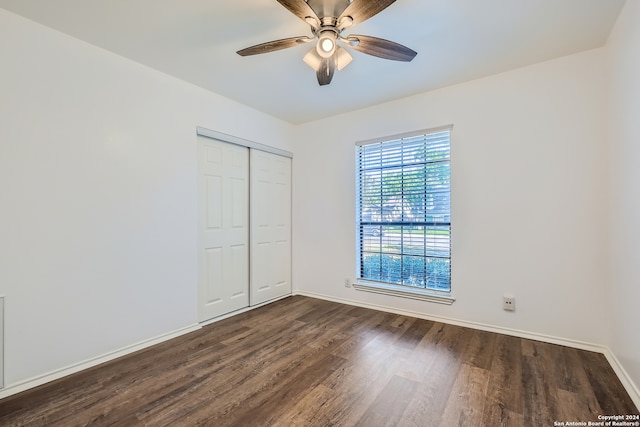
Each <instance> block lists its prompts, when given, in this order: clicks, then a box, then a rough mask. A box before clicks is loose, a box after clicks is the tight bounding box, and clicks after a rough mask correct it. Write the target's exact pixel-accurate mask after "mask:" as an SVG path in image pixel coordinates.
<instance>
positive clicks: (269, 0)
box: [0, 0, 625, 124]
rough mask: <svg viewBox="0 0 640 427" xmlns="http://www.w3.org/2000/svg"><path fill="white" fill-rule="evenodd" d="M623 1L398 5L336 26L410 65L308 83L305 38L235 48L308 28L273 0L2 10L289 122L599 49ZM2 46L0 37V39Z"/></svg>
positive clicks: (432, 0)
mask: <svg viewBox="0 0 640 427" xmlns="http://www.w3.org/2000/svg"><path fill="white" fill-rule="evenodd" d="M624 2H625V0H397V1H396V2H395V3H394V4H392V5H391V6H390V7H389V8H387V9H385V10H384V11H382V12H381V13H380V14H378V15H376V16H374V17H373V18H371V19H370V20H368V21H366V22H364V23H361V24H359V25H357V26H354V27H352V28H351V29H349V30H347V31H345V32H344V35H347V34H365V35H371V36H376V37H381V38H384V39H389V40H392V41H395V42H398V43H401V44H403V45H406V46H408V47H410V48H411V49H413V50H415V51H417V52H418V56H417V57H416V58H415V59H414V60H413V62H410V63H403V62H396V61H388V60H383V59H379V58H376V57H372V56H368V55H365V54H362V53H360V52H357V51H353V50H351V53H352V55H353V58H354V59H353V62H352V63H351V64H350V65H349V66H348V67H346V68H345V69H344V70H342V71H337V72H336V75H335V76H334V78H333V81H332V82H331V84H330V85H329V86H324V87H320V86H318V83H317V80H316V76H315V72H314V71H313V70H312V69H311V68H309V67H308V66H307V65H306V64H305V63H304V62H302V57H303V56H304V55H305V53H306V52H307V51H308V50H309V48H310V45H303V46H296V47H293V48H290V49H287V50H282V51H278V52H272V53H268V54H264V55H256V56H250V57H240V56H239V55H237V54H236V53H235V52H236V51H237V50H239V49H242V48H244V47H248V46H251V45H254V44H258V43H262V42H266V41H270V40H274V39H280V38H286V37H293V36H299V35H310V31H309V27H308V25H307V24H305V23H304V22H303V21H301V20H299V19H298V18H297V17H295V16H294V15H292V14H291V13H289V12H288V11H287V10H286V9H285V8H284V7H282V6H281V5H280V4H279V3H278V2H277V1H276V0H233V1H232V0H0V7H2V8H5V9H7V10H9V11H12V12H14V13H17V14H19V15H22V16H24V17H27V18H29V19H32V20H34V21H37V22H39V23H42V24H44V25H46V26H49V27H52V28H55V29H57V30H59V31H62V32H64V33H67V34H70V35H72V36H74V37H77V38H79V39H82V40H85V41H87V42H89V43H92V44H94V45H97V46H100V47H103V48H105V49H107V50H110V51H112V52H115V53H117V54H120V55H122V56H125V57H127V58H130V59H133V60H134V61H137V62H140V63H142V64H145V65H147V66H149V67H152V68H155V69H157V70H160V71H163V72H165V73H167V74H170V75H173V76H176V77H178V78H180V79H183V80H186V81H188V82H191V83H193V84H196V85H198V86H201V87H203V88H206V89H208V90H210V91H212V92H215V93H218V94H220V95H223V96H225V97H228V98H231V99H234V100H236V101H238V102H241V103H243V104H246V105H249V106H251V107H254V108H256V109H258V110H261V111H263V112H266V113H268V114H270V115H272V116H275V117H278V118H280V119H283V120H286V121H289V122H291V123H294V124H298V123H303V122H307V121H312V120H316V119H320V118H324V117H328V116H331V115H334V114H339V113H342V112H346V111H351V110H355V109H359V108H362V107H366V106H369V105H373V104H378V103H381V102H385V101H390V100H393V99H397V98H401V97H405V96H409V95H412V94H416V93H420V92H424V91H428V90H431V89H435V88H438V87H443V86H447V85H451V84H456V83H460V82H463V81H468V80H471V79H475V78H478V77H482V76H487V75H490V74H495V73H499V72H503V71H506V70H509V69H514V68H517V67H521V66H524V65H528V64H533V63H536V62H541V61H545V60H548V59H552V58H556V57H560V56H564V55H568V54H571V53H576V52H580V51H583V50H588V49H593V48H597V47H600V46H602V45H604V43H605V42H606V39H607V36H608V34H609V32H610V31H611V28H612V27H613V25H614V23H615V20H616V18H617V16H618V14H619V13H620V10H621V9H622V6H623V5H624ZM5 42H6V41H5Z"/></svg>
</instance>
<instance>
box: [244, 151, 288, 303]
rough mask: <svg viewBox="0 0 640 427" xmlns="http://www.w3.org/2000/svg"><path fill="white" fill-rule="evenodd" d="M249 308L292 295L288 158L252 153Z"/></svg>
mask: <svg viewBox="0 0 640 427" xmlns="http://www.w3.org/2000/svg"><path fill="white" fill-rule="evenodd" d="M250 157H251V161H250V164H251V167H250V169H251V173H250V176H251V191H250V197H251V256H250V261H251V279H250V280H251V305H256V304H261V303H263V302H266V301H269V300H272V299H275V298H279V297H282V296H285V295H288V294H290V293H291V159H290V158H288V157H283V156H278V155H275V154H271V153H266V152H262V151H258V150H251V155H250Z"/></svg>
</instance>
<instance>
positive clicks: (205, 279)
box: [198, 138, 249, 321]
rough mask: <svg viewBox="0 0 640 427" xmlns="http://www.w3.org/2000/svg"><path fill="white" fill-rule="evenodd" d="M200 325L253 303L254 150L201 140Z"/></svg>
mask: <svg viewBox="0 0 640 427" xmlns="http://www.w3.org/2000/svg"><path fill="white" fill-rule="evenodd" d="M198 150H199V153H198V154H199V172H198V174H199V177H198V179H199V183H198V191H199V221H198V224H199V247H198V252H199V254H198V255H199V278H198V281H199V283H198V301H199V310H198V316H199V320H200V321H205V320H208V319H212V318H214V317H217V316H220V315H222V314H226V313H230V312H232V311H235V310H238V309H241V308H244V307H247V306H248V305H249V203H248V202H249V150H248V149H247V148H244V147H239V146H236V145H233V144H228V143H225V142H221V141H216V140H213V139H207V138H200V139H199V141H198Z"/></svg>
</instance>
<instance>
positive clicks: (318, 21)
mask: <svg viewBox="0 0 640 427" xmlns="http://www.w3.org/2000/svg"><path fill="white" fill-rule="evenodd" d="M395 1H396V0H278V3H280V4H281V5H282V6H284V7H285V8H286V9H287V10H288V11H289V12H291V13H293V14H294V15H296V16H297V17H298V18H300V19H302V20H303V21H305V22H306V23H307V24H309V26H310V27H311V33H312V34H313V37H309V36H299V37H290V38H286V39H281V40H273V41H270V42H266V43H261V44H258V45H255V46H251V47H248V48H246V49H242V50H239V51H238V52H237V53H238V55H240V56H249V55H258V54H261V53H268V52H274V51H276V50H281V49H286V48H289V47H293V46H297V45H300V44H305V43H309V42H312V41H314V40H316V39H317V42H316V45H315V47H314V48H312V49H311V50H310V51H309V53H307V54H306V55H305V57H304V62H305V63H306V64H307V65H309V66H310V67H311V68H313V69H314V70H315V71H316V75H317V77H318V83H319V84H320V86H324V85H328V84H329V83H331V79H332V78H333V74H334V73H335V70H336V69H337V70H342V69H343V68H344V67H346V66H347V65H348V64H349V63H350V62H351V60H352V59H353V58H352V57H351V55H350V54H349V52H347V50H346V49H344V48H342V47H341V46H339V45H338V43H337V42H338V41H340V42H342V43H344V45H345V46H347V47H349V48H352V49H355V50H357V51H360V52H362V53H366V54H368V55H373V56H377V57H379V58H383V59H391V60H394V61H404V62H410V61H411V60H412V59H413V58H414V57H415V56H416V55H417V53H416V52H415V51H413V50H411V49H409V48H408V47H406V46H403V45H401V44H398V43H395V42H392V41H389V40H384V39H380V38H377V37H371V36H362V35H355V34H351V35H349V36H346V37H344V36H343V35H342V32H343V31H344V30H345V29H347V28H349V27H351V26H352V25H355V24H359V23H361V22H363V21H365V20H367V19H369V18H371V17H372V16H374V15H376V14H378V13H380V12H382V11H383V10H384V9H386V8H387V7H388V6H390V5H391V4H393V3H394V2H395Z"/></svg>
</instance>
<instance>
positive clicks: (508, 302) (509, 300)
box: [502, 294, 516, 311]
mask: <svg viewBox="0 0 640 427" xmlns="http://www.w3.org/2000/svg"><path fill="white" fill-rule="evenodd" d="M502 308H503V309H504V310H506V311H516V297H514V296H513V295H509V294H504V295H503V296H502Z"/></svg>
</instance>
